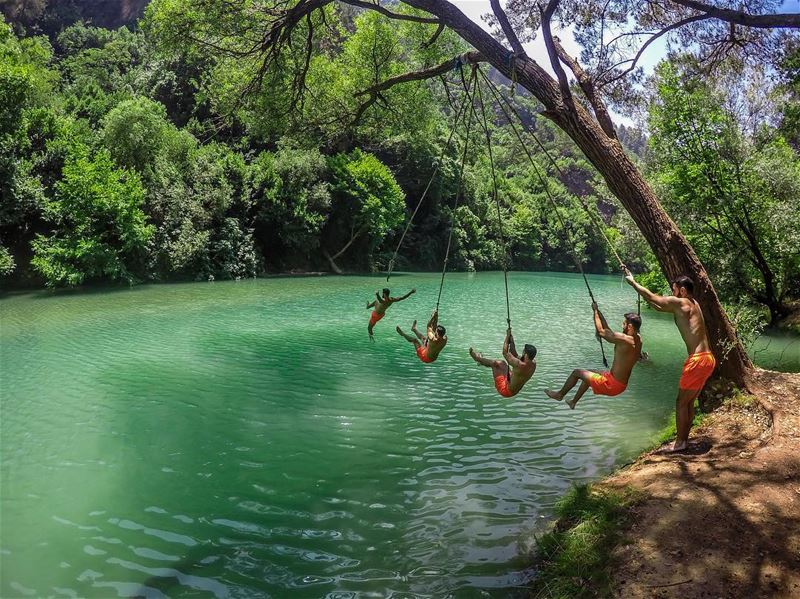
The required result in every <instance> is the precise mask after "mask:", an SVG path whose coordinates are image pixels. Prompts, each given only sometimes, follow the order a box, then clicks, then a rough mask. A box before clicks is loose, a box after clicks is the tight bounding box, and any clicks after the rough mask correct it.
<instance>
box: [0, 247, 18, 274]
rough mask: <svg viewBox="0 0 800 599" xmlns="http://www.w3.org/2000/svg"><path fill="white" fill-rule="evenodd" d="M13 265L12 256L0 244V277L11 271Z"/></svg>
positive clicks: (14, 265)
mask: <svg viewBox="0 0 800 599" xmlns="http://www.w3.org/2000/svg"><path fill="white" fill-rule="evenodd" d="M14 267H16V264H15V263H14V256H12V255H11V252H9V251H8V250H7V249H6V248H5V247H4V246H2V245H0V277H2V276H5V275H7V274H10V273H12V272H13V271H14Z"/></svg>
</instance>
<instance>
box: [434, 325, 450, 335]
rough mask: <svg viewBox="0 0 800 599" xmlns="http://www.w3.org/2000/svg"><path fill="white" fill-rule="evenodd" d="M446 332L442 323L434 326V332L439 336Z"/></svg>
mask: <svg viewBox="0 0 800 599" xmlns="http://www.w3.org/2000/svg"><path fill="white" fill-rule="evenodd" d="M446 332H447V330H446V329H445V328H444V327H443V326H442V325H439V326H438V327H436V334H437V335H439V337H444V334H445V333H446Z"/></svg>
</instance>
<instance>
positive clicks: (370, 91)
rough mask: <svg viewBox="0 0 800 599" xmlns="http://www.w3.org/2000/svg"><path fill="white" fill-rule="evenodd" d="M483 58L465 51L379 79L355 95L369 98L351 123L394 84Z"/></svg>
mask: <svg viewBox="0 0 800 599" xmlns="http://www.w3.org/2000/svg"><path fill="white" fill-rule="evenodd" d="M484 60H485V59H484V57H483V56H481V54H480V52H474V51H473V52H465V53H464V54H461V55H459V56H456V57H455V58H454V59H452V60H448V61H446V62H443V63H441V64H439V65H436V66H435V67H430V68H429V69H423V70H421V71H411V72H408V73H403V74H402V75H396V76H395V77H389V79H386V80H384V81H381V82H380V83H376V84H375V85H373V86H372V87H368V88H367V89H365V90H362V91H360V92H357V93H356V97H360V96H366V95H369V98H368V99H367V100H366V101H365V102H363V103H362V104H361V105H360V106H359V107H358V110H357V111H356V115H355V117H354V118H353V123H352V124H353V125H355V124H356V123H358V122H359V121H360V120H361V117H362V116H364V113H365V112H366V111H367V109H368V108H369V107H370V106H372V105H373V104H374V103H375V102H376V100H378V98H379V97H380V94H381V92H383V91H386V90H387V89H390V88H392V87H394V86H395V85H399V84H401V83H408V82H409V81H423V80H425V79H432V78H434V77H438V76H441V75H444V74H446V73H448V72H449V71H452V70H453V69H454V68H456V67H458V66H459V65H470V64H477V63H479V62H483V61H484Z"/></svg>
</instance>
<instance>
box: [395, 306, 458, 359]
mask: <svg viewBox="0 0 800 599" xmlns="http://www.w3.org/2000/svg"><path fill="white" fill-rule="evenodd" d="M427 328H428V330H427V335H426V336H425V337H423V336H422V334H421V333H420V332H419V331H418V330H417V321H416V320H415V321H414V323H413V324H412V325H411V332H412V333H414V335H416V336H415V337H412V336H411V335H406V334H405V333H404V332H403V329H401V328H400V327H397V333H398V334H399V335H400V336H401V337H402V338H403V339H405V340H406V341H408V342H409V343H413V344H414V347H415V348H416V350H417V356H418V357H419V359H420V360H422V361H423V362H425V363H426V364H430V363H431V362H435V361H436V358H438V357H439V353H440V352H441V351H442V350H443V349H444V346H445V345H447V335H446V334H445V333H446V331H445V328H444V327H443V326H441V325H440V324H439V311H438V310H434V311H433V314H432V315H431V319H430V320H429V321H428V327H427Z"/></svg>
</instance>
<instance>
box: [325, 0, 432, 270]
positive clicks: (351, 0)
mask: <svg viewBox="0 0 800 599" xmlns="http://www.w3.org/2000/svg"><path fill="white" fill-rule="evenodd" d="M339 1H340V2H344V3H345V4H349V5H351V6H358V7H359V8H366V9H368V10H374V11H376V12H379V13H381V14H382V15H384V16H386V17H389V18H390V19H397V20H398V21H413V22H414V23H428V24H430V25H439V19H434V18H433V17H418V16H416V15H404V14H402V13H399V12H392V11H391V10H388V9H386V8H384V7H383V6H381V5H380V4H378V3H377V2H362V0H339ZM334 257H335V256H334Z"/></svg>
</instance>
